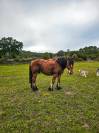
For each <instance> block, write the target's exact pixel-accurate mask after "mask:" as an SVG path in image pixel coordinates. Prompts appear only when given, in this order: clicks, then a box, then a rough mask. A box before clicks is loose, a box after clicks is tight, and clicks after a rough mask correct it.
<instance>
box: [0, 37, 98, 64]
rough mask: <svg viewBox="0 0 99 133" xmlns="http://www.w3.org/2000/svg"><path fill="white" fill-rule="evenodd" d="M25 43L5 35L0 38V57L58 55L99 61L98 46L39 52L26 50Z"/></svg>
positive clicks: (45, 56) (30, 57)
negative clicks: (55, 51)
mask: <svg viewBox="0 0 99 133" xmlns="http://www.w3.org/2000/svg"><path fill="white" fill-rule="evenodd" d="M22 49H23V43H22V42H20V41H17V40H16V39H13V38H12V37H7V38H6V37H3V38H1V40H0V59H1V60H2V59H4V60H5V59H14V60H16V61H18V60H22V59H24V60H28V59H34V58H45V59H48V58H53V57H57V56H74V58H75V60H77V61H82V60H98V61H99V48H98V47H96V46H88V47H84V48H80V49H79V50H75V51H70V50H69V49H67V50H66V51H63V50H60V51H58V52H57V53H49V52H45V53H37V52H30V51H24V50H22Z"/></svg>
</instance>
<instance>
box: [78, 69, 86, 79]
mask: <svg viewBox="0 0 99 133" xmlns="http://www.w3.org/2000/svg"><path fill="white" fill-rule="evenodd" d="M79 72H80V76H82V77H85V78H86V77H87V76H88V71H86V70H79Z"/></svg>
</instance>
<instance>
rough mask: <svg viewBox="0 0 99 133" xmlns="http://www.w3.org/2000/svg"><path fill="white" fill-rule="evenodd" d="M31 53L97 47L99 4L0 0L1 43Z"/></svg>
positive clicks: (78, 0) (79, 0)
mask: <svg viewBox="0 0 99 133" xmlns="http://www.w3.org/2000/svg"><path fill="white" fill-rule="evenodd" d="M2 37H13V38H14V39H17V40H18V41H22V42H23V45H24V47H23V49H24V50H27V51H34V52H57V51H59V50H64V51H66V50H67V49H70V50H78V49H79V48H83V47H85V46H91V45H92V46H93V45H95V46H97V47H99V0H0V39H1V38H2Z"/></svg>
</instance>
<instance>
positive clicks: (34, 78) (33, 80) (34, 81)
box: [32, 73, 38, 91]
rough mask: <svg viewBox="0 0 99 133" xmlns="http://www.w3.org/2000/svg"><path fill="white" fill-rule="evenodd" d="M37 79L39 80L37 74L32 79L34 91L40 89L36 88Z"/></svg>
mask: <svg viewBox="0 0 99 133" xmlns="http://www.w3.org/2000/svg"><path fill="white" fill-rule="evenodd" d="M36 78H37V73H35V74H33V77H32V90H33V91H37V90H38V88H37V86H36Z"/></svg>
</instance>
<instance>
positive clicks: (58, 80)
mask: <svg viewBox="0 0 99 133" xmlns="http://www.w3.org/2000/svg"><path fill="white" fill-rule="evenodd" d="M60 78H61V75H59V76H58V77H57V83H56V89H57V90H60V89H61V87H60Z"/></svg>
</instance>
